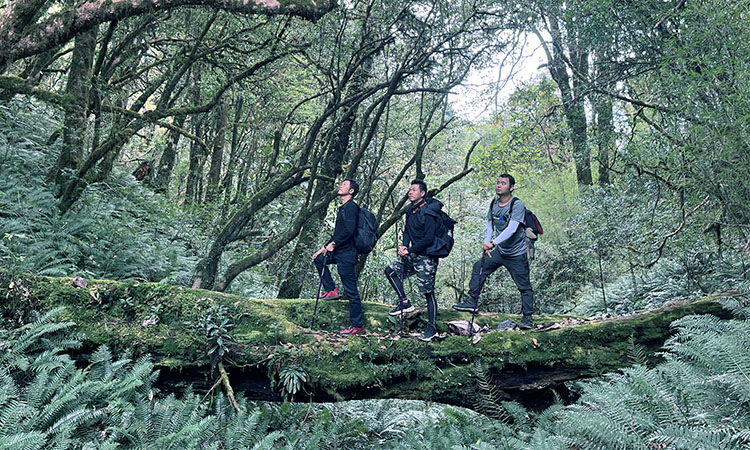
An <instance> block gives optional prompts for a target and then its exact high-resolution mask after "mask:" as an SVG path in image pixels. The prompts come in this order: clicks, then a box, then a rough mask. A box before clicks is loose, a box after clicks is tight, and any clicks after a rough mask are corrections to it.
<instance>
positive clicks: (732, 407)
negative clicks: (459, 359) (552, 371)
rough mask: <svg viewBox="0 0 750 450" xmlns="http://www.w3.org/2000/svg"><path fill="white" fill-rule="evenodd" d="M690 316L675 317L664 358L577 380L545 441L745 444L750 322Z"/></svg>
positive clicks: (740, 312) (741, 316) (567, 444)
mask: <svg viewBox="0 0 750 450" xmlns="http://www.w3.org/2000/svg"><path fill="white" fill-rule="evenodd" d="M728 306H730V307H734V308H735V314H736V315H737V316H738V318H737V319H734V320H730V321H721V320H719V319H717V318H716V317H713V316H709V315H704V316H689V317H685V318H683V319H680V320H678V321H676V322H675V324H674V326H675V327H676V330H677V333H676V335H675V336H674V337H673V338H671V339H670V340H669V342H668V343H667V344H666V346H665V348H666V350H667V351H666V353H664V357H665V359H666V361H665V362H663V363H661V364H659V365H658V366H656V367H654V368H651V369H649V368H647V367H644V366H635V367H632V368H630V369H626V370H623V371H622V373H619V374H612V375H609V376H607V377H606V378H605V379H603V380H599V381H594V382H590V383H585V384H584V389H583V394H582V396H581V398H580V399H579V400H578V402H576V404H575V405H571V406H569V407H567V408H565V409H564V410H561V411H559V412H558V414H557V418H556V422H555V423H554V425H553V426H552V427H551V428H550V429H548V430H546V431H544V433H545V434H547V433H551V436H550V437H549V442H550V443H553V444H554V445H552V446H546V447H531V448H560V449H563V448H571V447H574V448H581V449H617V448H622V449H626V448H627V449H640V448H642V449H651V448H665V449H673V448H675V449H676V448H680V449H707V448H711V449H714V448H723V449H741V448H747V446H748V444H750V433H749V432H748V431H750V408H749V407H750V391H749V390H748V388H747V386H748V381H750V379H748V373H750V356H749V355H750V353H748V351H747V349H748V348H749V347H748V346H750V340H749V339H750V338H749V337H748V336H750V335H749V334H748V332H750V321H748V320H747V317H748V313H749V312H750V311H749V310H748V306H747V305H746V304H745V305H742V304H741V303H739V302H737V301H734V302H731V304H728Z"/></svg>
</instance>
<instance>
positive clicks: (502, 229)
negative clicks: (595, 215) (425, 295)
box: [453, 173, 534, 330]
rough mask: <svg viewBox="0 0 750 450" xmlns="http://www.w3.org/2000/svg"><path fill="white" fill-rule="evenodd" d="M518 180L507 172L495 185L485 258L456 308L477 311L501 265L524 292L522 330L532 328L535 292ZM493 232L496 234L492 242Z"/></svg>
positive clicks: (483, 250) (474, 269)
mask: <svg viewBox="0 0 750 450" xmlns="http://www.w3.org/2000/svg"><path fill="white" fill-rule="evenodd" d="M515 184H516V180H515V179H514V178H513V176H512V175H509V174H507V173H503V174H500V176H499V177H498V178H497V183H495V192H496V193H497V198H495V199H493V200H492V203H491V206H490V210H489V212H488V214H487V215H488V217H487V226H486V228H485V231H484V243H483V244H482V253H483V255H482V257H481V258H480V259H479V261H477V262H476V263H475V264H474V268H473V269H472V271H471V281H469V295H467V296H465V297H464V299H463V301H462V302H460V303H456V304H455V305H453V309H455V310H458V311H472V312H474V311H475V308H476V307H477V301H478V300H479V291H480V290H481V286H482V284H484V280H485V279H486V278H487V277H488V276H489V275H490V274H491V273H492V272H494V271H495V270H497V269H498V268H499V267H500V266H505V268H506V269H508V272H510V276H511V278H513V282H514V283H516V287H517V288H518V290H519V291H521V314H522V318H521V325H520V326H519V327H520V328H521V329H523V330H528V329H530V328H533V326H534V323H533V321H532V320H531V313H532V312H533V311H534V291H533V289H532V288H531V280H530V278H529V259H528V256H527V255H526V227H525V223H524V222H525V220H524V217H525V215H526V207H525V206H524V204H523V202H522V201H521V200H520V199H517V198H515V197H513V190H514V185H515ZM493 232H494V234H495V235H496V237H495V238H494V239H492V236H493Z"/></svg>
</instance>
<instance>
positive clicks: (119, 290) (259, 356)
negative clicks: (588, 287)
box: [0, 272, 737, 407]
mask: <svg viewBox="0 0 750 450" xmlns="http://www.w3.org/2000/svg"><path fill="white" fill-rule="evenodd" d="M75 284H78V285H82V284H83V283H81V282H80V281H79V282H77V283H76V282H74V280H71V279H66V278H49V277H32V276H14V275H11V274H8V273H5V272H0V296H2V297H3V298H4V301H3V303H2V305H1V306H0V313H1V314H2V322H3V326H4V327H7V326H18V325H20V324H21V323H23V322H27V321H29V320H33V318H34V315H33V313H32V311H33V310H47V309H50V308H53V307H55V306H59V305H63V306H65V307H66V308H67V312H66V313H65V317H63V318H64V319H70V320H73V321H75V322H76V323H77V324H78V326H79V330H80V331H81V332H83V333H85V334H86V335H87V336H88V338H89V339H90V341H91V342H92V343H93V344H106V345H108V346H109V347H110V348H111V349H112V350H113V351H114V352H115V353H118V352H123V351H125V350H126V349H130V350H132V351H133V352H134V353H135V355H140V354H145V353H148V354H150V355H151V357H152V358H153V360H154V361H155V363H156V364H157V366H158V367H160V368H161V369H162V371H161V373H162V376H163V377H164V378H163V379H165V380H166V379H175V378H177V379H181V380H182V381H183V382H184V381H185V380H188V381H190V382H197V385H196V389H198V390H200V389H202V388H206V389H207V388H208V387H209V386H210V384H209V385H208V386H205V385H202V384H201V383H207V382H209V381H213V380H206V379H205V377H206V376H207V375H206V374H207V373H208V372H209V371H210V363H209V359H208V358H207V357H206V350H207V348H208V342H207V339H206V336H205V329H206V323H207V321H209V320H222V319H223V318H224V317H226V318H228V319H230V321H231V323H232V324H233V325H234V326H233V327H232V331H231V339H232V340H231V343H230V344H229V345H228V349H227V355H226V356H227V357H226V358H225V361H224V363H225V365H226V367H227V371H228V372H229V376H230V378H231V384H232V386H233V387H234V388H235V390H238V391H244V395H245V396H248V397H253V398H277V397H278V392H276V391H275V390H274V389H273V386H276V385H277V383H276V382H277V381H278V374H279V372H280V370H281V369H283V368H287V367H295V368H297V369H298V370H302V371H304V372H305V373H306V374H307V375H308V377H307V383H306V385H305V390H306V392H308V393H309V394H310V396H311V398H313V399H318V400H324V399H326V400H330V399H335V400H342V399H352V398H385V397H390V398H411V399H428V400H434V401H442V402H448V403H453V404H459V405H465V406H470V407H471V406H475V405H473V404H472V403H473V400H472V399H473V398H475V395H474V385H475V376H476V364H481V365H482V367H483V371H484V372H485V373H489V374H490V377H491V379H492V382H493V383H494V384H495V385H496V386H497V387H498V388H500V389H501V390H502V391H503V392H505V393H506V394H507V395H509V396H511V397H514V395H515V394H518V393H519V392H535V391H538V390H539V389H544V388H550V387H559V386H561V384H562V383H563V382H565V381H570V380H575V379H579V378H584V377H591V376H596V375H601V374H603V373H606V372H612V371H615V370H617V369H619V368H622V367H625V366H629V365H630V364H631V361H629V359H628V354H629V352H630V351H631V350H632V349H633V346H634V345H638V346H640V347H641V348H643V349H645V350H646V351H647V352H650V354H651V355H652V358H654V359H656V358H658V356H655V353H654V352H656V351H658V350H659V349H660V347H661V346H662V345H663V343H664V341H665V339H666V338H667V337H669V336H670V335H671V329H670V323H671V322H672V321H674V320H676V319H678V318H680V317H683V316H685V315H689V314H716V315H718V316H721V317H726V316H728V313H726V312H725V311H724V310H723V309H722V308H721V306H720V305H719V304H718V303H717V302H716V301H715V300H716V299H717V298H718V297H721V296H725V297H726V296H731V295H737V294H731V293H724V294H721V295H717V296H713V297H707V298H703V299H698V300H694V301H690V302H680V303H676V304H674V305H672V306H668V307H665V308H661V309H658V310H653V311H647V312H644V313H641V314H638V315H634V316H631V317H624V318H617V319H611V320H606V321H586V322H585V324H583V325H577V326H563V327H560V328H558V329H551V330H549V331H537V332H526V333H523V332H519V331H493V332H489V331H487V332H482V334H481V336H482V338H481V339H480V340H479V341H478V342H476V343H472V341H471V340H469V339H468V338H467V337H464V336H452V335H449V334H448V333H447V331H448V327H447V325H446V322H447V321H451V320H457V319H468V318H469V317H470V315H468V314H464V313H458V312H455V311H446V310H441V311H439V313H438V329H439V332H441V333H444V334H446V336H445V337H443V338H441V339H437V340H434V341H433V342H431V343H425V342H421V341H419V340H417V339H415V338H413V337H409V336H405V337H399V336H397V335H396V334H395V330H397V329H398V324H397V323H394V322H393V321H392V320H391V319H390V318H389V316H388V314H387V312H388V309H389V308H390V307H389V306H388V305H384V304H380V303H373V302H366V303H365V305H364V306H365V326H366V327H367V329H368V330H369V331H370V334H368V335H366V336H364V337H353V338H349V339H347V338H343V337H341V336H340V335H338V334H334V333H326V332H325V331H318V330H316V331H312V330H309V329H307V328H305V327H306V326H308V324H309V323H310V319H311V315H312V308H313V303H314V300H310V299H292V300H277V299H270V300H257V299H247V298H242V297H236V296H231V295H225V294H221V293H216V292H210V291H205V290H193V289H185V288H181V287H176V286H167V285H163V284H155V283H137V282H130V283H118V282H113V281H89V282H88V284H87V286H86V287H76V286H75ZM423 314H424V313H423V312H421V311H418V312H417V313H416V314H415V315H414V316H412V317H410V318H409V320H408V321H407V325H408V326H412V327H414V328H415V331H416V330H417V328H419V327H420V326H421V322H422V319H421V316H422V315H423ZM508 317H509V316H505V315H502V316H499V315H493V314H482V315H480V316H478V318H477V323H478V324H479V325H480V326H483V327H486V328H489V329H494V328H495V327H496V326H497V324H498V323H499V322H500V321H502V320H505V319H506V318H508ZM536 319H537V322H538V323H550V322H552V323H561V322H563V318H562V317H559V316H558V317H537V318H536ZM347 320H348V315H347V303H346V302H345V301H341V302H338V301H334V302H325V303H321V304H320V305H319V308H318V315H317V319H316V324H319V325H318V326H319V327H320V329H323V330H326V329H328V330H338V329H340V327H343V326H344V325H345V324H346V323H347V322H346V321H347Z"/></svg>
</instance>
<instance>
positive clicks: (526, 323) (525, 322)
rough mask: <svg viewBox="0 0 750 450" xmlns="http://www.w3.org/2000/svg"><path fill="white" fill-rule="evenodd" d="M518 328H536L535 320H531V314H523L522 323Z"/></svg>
mask: <svg viewBox="0 0 750 450" xmlns="http://www.w3.org/2000/svg"><path fill="white" fill-rule="evenodd" d="M518 328H520V329H522V330H530V329H532V328H534V321H532V320H531V316H523V318H522V319H521V325H519V326H518Z"/></svg>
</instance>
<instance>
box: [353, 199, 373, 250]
mask: <svg viewBox="0 0 750 450" xmlns="http://www.w3.org/2000/svg"><path fill="white" fill-rule="evenodd" d="M358 208H359V214H357V229H356V231H355V232H354V249H355V250H357V253H359V254H361V255H364V254H367V253H370V252H371V251H372V249H374V248H375V244H376V243H377V242H378V219H377V218H376V217H375V214H373V213H372V212H371V211H370V210H369V209H367V208H366V207H364V206H362V207H360V206H359V205H358Z"/></svg>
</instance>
